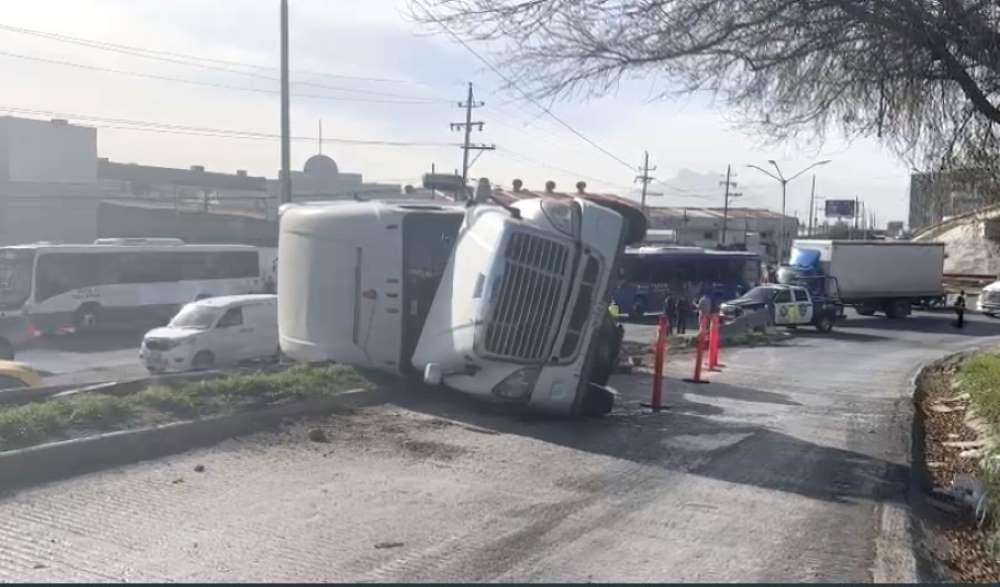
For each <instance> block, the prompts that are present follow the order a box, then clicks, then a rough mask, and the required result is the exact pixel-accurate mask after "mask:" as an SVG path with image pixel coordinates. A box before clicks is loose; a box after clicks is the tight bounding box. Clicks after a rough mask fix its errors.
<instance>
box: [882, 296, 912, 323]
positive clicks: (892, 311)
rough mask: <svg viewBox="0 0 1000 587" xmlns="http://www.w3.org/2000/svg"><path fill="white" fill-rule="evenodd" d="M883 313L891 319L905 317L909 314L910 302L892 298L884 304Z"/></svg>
mask: <svg viewBox="0 0 1000 587" xmlns="http://www.w3.org/2000/svg"><path fill="white" fill-rule="evenodd" d="M885 315H886V317H888V318H892V319H893V320H899V319H902V318H906V317H907V316H909V315H910V303H909V302H904V301H901V300H894V301H891V302H889V303H888V304H886V305H885Z"/></svg>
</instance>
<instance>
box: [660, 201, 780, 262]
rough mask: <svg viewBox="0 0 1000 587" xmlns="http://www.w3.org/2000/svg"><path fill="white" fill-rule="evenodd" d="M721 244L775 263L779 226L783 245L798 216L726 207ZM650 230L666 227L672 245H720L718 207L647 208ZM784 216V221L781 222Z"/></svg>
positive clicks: (721, 216) (704, 246) (719, 215)
mask: <svg viewBox="0 0 1000 587" xmlns="http://www.w3.org/2000/svg"><path fill="white" fill-rule="evenodd" d="M726 216H727V220H726V231H725V232H726V235H725V239H724V240H725V244H726V245H727V246H733V245H735V246H738V247H740V248H746V250H748V251H753V252H756V253H758V254H760V255H761V257H762V258H764V259H766V260H767V261H769V262H771V263H775V262H777V257H778V247H779V242H780V240H781V228H782V224H784V229H785V239H786V247H790V246H791V242H792V240H793V239H794V238H795V235H796V234H798V232H799V219H798V218H795V217H794V216H784V217H782V215H781V214H779V213H778V212H772V211H770V210H766V209H762V208H729V211H728V214H727V215H726ZM646 217H647V218H648V221H649V229H650V230H670V231H673V233H674V234H675V235H676V236H675V239H676V244H678V245H684V246H696V247H703V248H716V247H717V246H719V245H720V244H722V241H723V238H722V230H723V227H722V218H723V209H722V208H687V207H681V208H675V207H659V208H658V207H647V208H646ZM782 219H784V223H782Z"/></svg>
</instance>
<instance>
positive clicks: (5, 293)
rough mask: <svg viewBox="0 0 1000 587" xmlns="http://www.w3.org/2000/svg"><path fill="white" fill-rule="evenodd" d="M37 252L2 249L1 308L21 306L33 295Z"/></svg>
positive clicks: (0, 270)
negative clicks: (32, 287)
mask: <svg viewBox="0 0 1000 587" xmlns="http://www.w3.org/2000/svg"><path fill="white" fill-rule="evenodd" d="M34 262H35V252H34V251H25V250H18V249H0V308H5V309H9V308H19V307H21V306H22V305H23V304H24V302H26V301H27V300H28V296H30V295H31V273H32V269H33V266H34Z"/></svg>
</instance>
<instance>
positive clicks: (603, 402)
mask: <svg viewBox="0 0 1000 587" xmlns="http://www.w3.org/2000/svg"><path fill="white" fill-rule="evenodd" d="M614 407H615V394H614V392H612V391H611V390H610V389H608V388H606V387H601V386H597V385H590V389H589V390H587V396H586V397H585V398H583V405H582V406H580V412H581V413H582V414H583V415H584V416H589V417H591V418H599V417H601V416H605V415H607V414H610V413H611V409H612V408H614Z"/></svg>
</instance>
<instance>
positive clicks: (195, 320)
mask: <svg viewBox="0 0 1000 587" xmlns="http://www.w3.org/2000/svg"><path fill="white" fill-rule="evenodd" d="M219 312H220V310H219V308H212V307H209V306H200V305H198V304H188V305H187V306H184V307H183V308H181V311H180V312H178V313H177V315H176V316H174V319H173V320H171V321H170V325H171V326H176V327H177V328H194V329H195V330H208V329H209V328H211V327H212V325H213V324H215V320H216V318H218V317H219Z"/></svg>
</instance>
